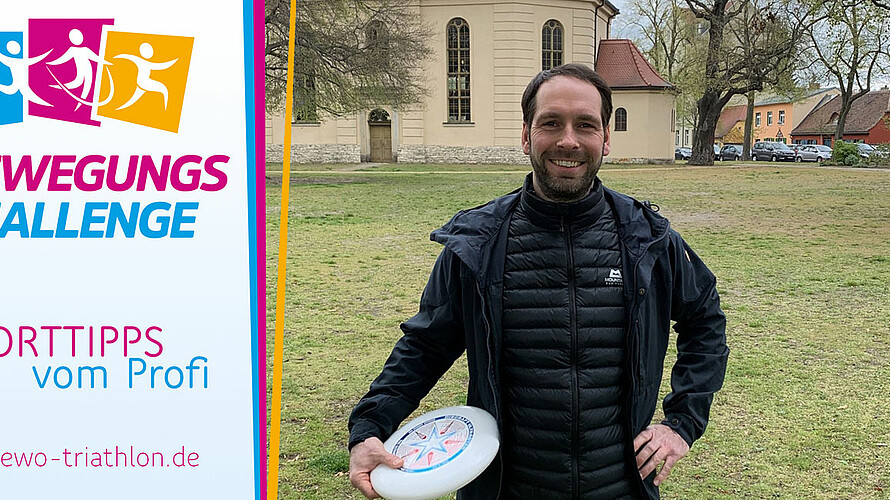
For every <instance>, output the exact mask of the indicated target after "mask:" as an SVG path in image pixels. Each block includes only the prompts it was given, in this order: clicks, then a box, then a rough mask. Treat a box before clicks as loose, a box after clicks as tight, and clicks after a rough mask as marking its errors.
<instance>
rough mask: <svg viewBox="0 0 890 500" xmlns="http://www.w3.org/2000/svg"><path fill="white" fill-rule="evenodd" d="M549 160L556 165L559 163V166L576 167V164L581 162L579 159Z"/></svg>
mask: <svg viewBox="0 0 890 500" xmlns="http://www.w3.org/2000/svg"><path fill="white" fill-rule="evenodd" d="M550 161H552V162H553V163H554V164H556V165H559V166H560V167H566V168H572V167H577V166H578V165H580V164H581V163H583V162H580V161H566V160H550Z"/></svg>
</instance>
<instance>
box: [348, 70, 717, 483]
mask: <svg viewBox="0 0 890 500" xmlns="http://www.w3.org/2000/svg"><path fill="white" fill-rule="evenodd" d="M522 110H523V126H522V148H523V151H524V152H525V154H527V155H529V158H530V159H531V163H532V173H531V174H530V175H529V176H528V177H527V179H526V182H525V185H524V187H523V188H521V189H519V190H517V191H515V192H513V193H511V194H508V195H506V196H504V197H501V198H498V199H496V200H494V201H492V202H490V203H488V204H486V205H483V206H481V207H478V208H475V209H472V210H468V211H464V212H461V213H459V214H457V215H456V216H455V217H454V218H453V219H452V220H451V222H449V223H448V224H446V225H445V226H444V227H442V228H441V229H438V230H436V231H434V232H433V234H432V236H431V237H432V239H433V240H434V241H438V242H440V243H442V244H443V245H444V246H445V248H444V250H443V251H442V253H441V254H440V256H439V258H438V260H437V262H436V264H435V266H434V268H433V271H432V274H431V276H430V280H429V282H428V284H427V287H426V289H425V290H424V293H423V296H422V297H421V301H420V311H419V312H418V313H417V315H415V316H414V317H412V318H411V319H409V320H408V321H406V322H405V323H403V324H402V330H403V331H404V333H405V335H404V336H403V337H402V338H401V339H400V340H399V341H398V342H397V344H396V346H395V348H394V349H393V352H392V354H391V355H390V358H389V360H388V361H387V363H386V366H385V367H384V369H383V372H382V373H381V374H380V376H379V377H377V379H376V380H375V381H374V382H373V383H372V385H371V389H370V391H369V392H368V394H367V395H365V397H364V398H362V400H361V402H359V404H358V406H356V408H355V410H354V411H353V413H352V415H351V417H350V421H349V426H350V438H349V447H350V450H351V452H350V474H349V475H350V480H351V481H352V483H353V485H355V487H356V488H358V489H359V490H360V491H361V492H362V493H363V494H365V495H366V496H367V497H369V498H374V497H375V496H376V492H374V490H373V488H372V486H371V484H370V481H369V473H370V470H372V469H373V468H374V467H375V466H377V465H378V464H379V463H384V464H387V465H389V466H390V467H399V466H401V465H402V461H401V459H400V458H399V457H396V456H394V455H390V454H388V453H387V452H386V451H385V450H384V449H383V447H382V444H381V439H385V438H386V437H388V436H389V435H390V434H391V433H392V432H394V431H395V429H396V428H397V427H398V425H399V424H400V422H401V421H402V420H403V419H404V418H405V417H407V416H408V415H409V414H410V413H411V412H412V411H414V410H415V409H416V408H417V406H418V404H419V401H420V399H421V398H422V397H423V396H424V395H426V394H427V392H428V391H429V390H430V389H431V388H432V386H433V385H434V384H435V383H436V381H437V380H438V379H439V377H440V376H441V375H442V374H443V373H444V372H445V371H446V370H447V369H448V367H449V366H451V364H452V362H453V361H454V360H455V359H456V358H457V357H458V356H460V354H461V353H462V352H463V351H464V350H466V352H467V361H468V365H469V370H470V379H469V387H468V394H467V404H469V405H472V406H478V407H481V408H484V409H485V410H487V411H489V412H490V413H491V414H492V415H493V416H494V417H495V419H496V420H497V422H498V427H499V429H500V432H501V438H502V439H501V449H500V452H499V458H496V459H495V461H494V462H493V463H492V465H491V466H490V467H489V468H488V469H487V470H486V471H485V472H483V473H482V475H481V476H479V477H478V478H477V479H476V480H475V481H473V482H472V483H470V484H469V485H467V486H466V487H465V488H463V489H462V490H461V491H460V492H459V493H458V498H465V499H495V498H504V499H505V498H511V499H512V498H517V499H518V498H534V499H546V498H553V499H618V498H628V499H630V498H633V499H655V498H658V485H659V484H661V483H662V482H663V481H664V479H665V478H666V477H667V476H668V474H669V473H670V471H671V469H672V468H673V466H674V464H675V463H676V462H677V460H679V459H680V458H682V457H683V456H684V455H685V454H686V453H687V451H688V450H689V446H690V445H691V444H692V442H693V441H694V440H695V439H697V438H699V437H700V436H701V435H702V433H703V432H704V430H705V426H706V425H707V422H708V412H709V408H710V405H711V401H712V399H713V394H714V392H716V391H717V390H718V389H719V388H720V387H721V386H722V383H723V376H724V373H725V368H726V359H727V355H728V349H727V347H726V341H725V340H726V339H725V326H726V321H725V317H724V315H723V312H722V311H721V310H720V304H719V298H718V296H717V291H716V287H715V283H716V281H715V278H714V276H713V274H711V272H710V271H709V270H708V269H707V268H706V267H705V265H704V264H703V263H702V262H701V260H699V258H698V257H697V256H696V255H695V253H693V251H692V250H691V249H690V248H689V247H688V246H687V245H686V243H685V242H684V241H683V240H682V238H680V236H679V235H678V234H677V233H676V232H674V231H673V230H671V229H670V227H669V224H668V221H667V220H666V219H664V218H663V217H661V216H659V215H657V214H656V213H654V212H653V211H652V210H651V209H649V208H648V206H646V205H644V204H641V203H639V202H637V201H636V200H633V199H631V198H629V197H627V196H624V195H622V194H619V193H616V192H614V191H611V190H608V189H606V188H604V187H603V186H602V183H601V182H600V181H599V179H598V178H597V176H596V174H597V172H598V170H599V167H600V164H601V163H602V159H603V156H605V155H607V154H608V153H609V128H608V123H609V117H610V115H611V112H612V100H611V91H610V90H609V88H608V86H607V85H606V84H605V82H604V81H603V80H602V79H601V78H600V77H599V75H597V74H596V73H595V72H593V71H592V70H591V69H589V68H587V67H586V66H583V65H579V64H567V65H564V66H560V67H557V68H554V69H552V70H549V71H544V72H541V73H539V74H538V75H537V76H535V78H534V79H532V81H531V83H529V85H528V87H527V88H526V90H525V93H524V94H523V96H522ZM671 320H674V321H676V324H675V326H674V329H675V330H676V332H677V351H678V355H677V362H676V364H675V365H674V368H673V372H672V376H671V383H672V392H671V393H670V394H669V395H668V396H667V397H666V398H665V400H664V403H663V408H664V413H665V416H666V418H665V420H664V421H663V422H661V423H659V424H655V425H649V424H650V422H651V419H652V416H653V415H654V412H655V406H656V399H657V397H658V389H659V385H660V382H661V375H662V371H663V363H664V357H665V352H666V349H667V344H668V336H669V329H670V328H669V327H670V322H671ZM659 467H660V468H659Z"/></svg>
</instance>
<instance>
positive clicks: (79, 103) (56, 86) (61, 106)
mask: <svg viewBox="0 0 890 500" xmlns="http://www.w3.org/2000/svg"><path fill="white" fill-rule="evenodd" d="M106 24H108V25H111V24H114V20H113V19H30V20H29V21H28V57H29V60H30V61H33V62H32V63H31V64H30V66H29V67H28V83H29V87H31V92H32V99H31V101H30V102H29V103H28V114H29V115H32V116H41V117H44V118H52V119H54V120H63V121H67V122H74V123H82V124H84V125H94V126H97V127H98V126H99V122H98V121H95V120H92V119H91V118H90V115H91V114H92V108H93V107H94V106H95V105H96V104H95V98H94V97H95V91H96V84H97V82H98V79H97V72H99V71H101V70H102V65H103V64H102V58H101V57H100V56H99V49H100V46H101V43H102V26H104V25H106Z"/></svg>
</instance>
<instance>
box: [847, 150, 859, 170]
mask: <svg viewBox="0 0 890 500" xmlns="http://www.w3.org/2000/svg"><path fill="white" fill-rule="evenodd" d="M859 160H860V158H859V153H856V154H852V155H847V157H846V158H844V165H846V166H848V167H852V166H855V165H858V164H859Z"/></svg>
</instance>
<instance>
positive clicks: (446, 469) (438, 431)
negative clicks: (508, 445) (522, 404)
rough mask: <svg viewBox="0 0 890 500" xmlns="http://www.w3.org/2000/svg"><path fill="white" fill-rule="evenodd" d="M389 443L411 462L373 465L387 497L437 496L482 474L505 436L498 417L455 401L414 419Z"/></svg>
mask: <svg viewBox="0 0 890 500" xmlns="http://www.w3.org/2000/svg"><path fill="white" fill-rule="evenodd" d="M383 446H384V447H385V448H386V451H388V452H390V453H392V454H394V455H398V456H399V457H402V458H403V459H404V460H405V464H404V465H403V466H402V467H400V468H399V469H392V468H390V467H387V466H385V465H382V464H381V465H378V466H377V468H375V469H374V470H372V471H371V485H372V486H373V487H374V490H375V491H377V493H378V494H379V495H380V496H382V497H383V498H386V499H387V500H431V499H434V498H438V497H440V496H443V495H447V494H449V493H451V492H454V491H457V490H459V489H460V488H462V487H464V486H465V485H467V484H468V483H469V482H470V481H472V480H473V479H476V477H477V476H478V475H479V474H482V471H484V470H485V468H486V467H488V465H489V464H491V461H492V460H494V457H495V455H497V452H498V446H500V439H499V437H498V426H497V422H495V420H494V418H493V417H492V416H491V415H489V414H488V412H486V411H485V410H482V409H479V408H474V407H472V406H450V407H448V408H440V409H438V410H434V411H431V412H429V413H425V414H423V415H421V416H419V417H417V418H415V419H414V420H411V421H410V422H408V423H407V424H405V425H404V426H402V428H401V429H399V430H397V431H396V432H395V433H394V434H393V435H392V436H390V437H389V439H387V440H386V442H385V443H383Z"/></svg>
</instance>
